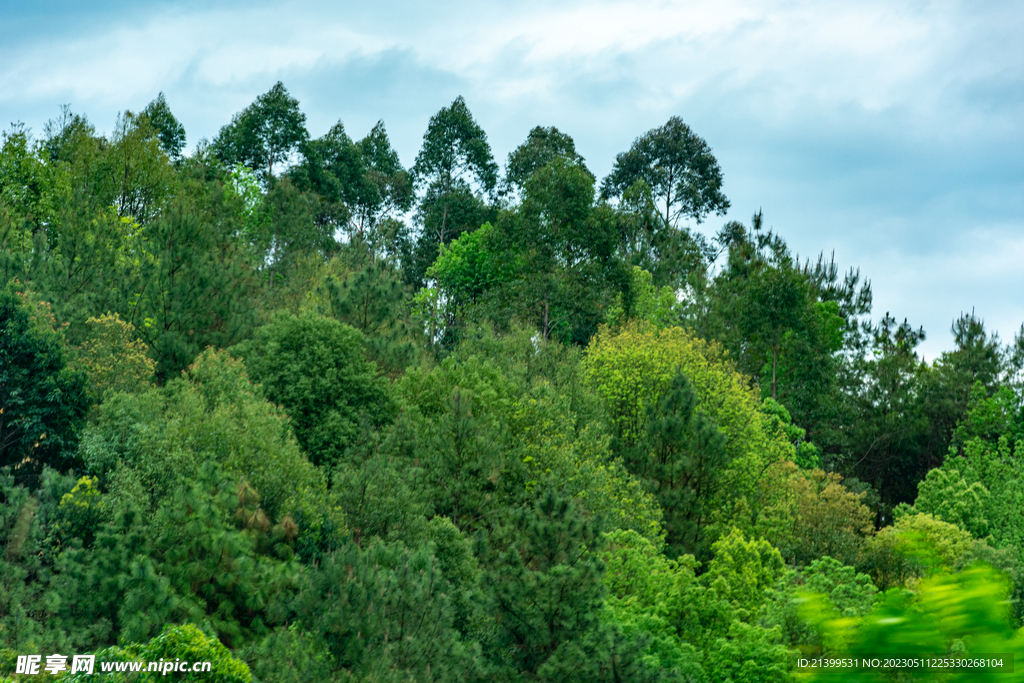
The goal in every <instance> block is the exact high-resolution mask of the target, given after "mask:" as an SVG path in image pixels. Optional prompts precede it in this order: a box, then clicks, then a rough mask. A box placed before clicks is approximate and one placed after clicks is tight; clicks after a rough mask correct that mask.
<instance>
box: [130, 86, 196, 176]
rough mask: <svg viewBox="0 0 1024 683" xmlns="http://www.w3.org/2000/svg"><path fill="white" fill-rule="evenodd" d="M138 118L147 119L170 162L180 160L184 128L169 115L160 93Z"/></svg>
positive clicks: (164, 100)
mask: <svg viewBox="0 0 1024 683" xmlns="http://www.w3.org/2000/svg"><path fill="white" fill-rule="evenodd" d="M139 116H144V117H146V118H147V119H149V125H150V126H152V127H153V130H154V131H156V136H157V139H159V140H160V146H161V147H162V148H163V150H164V152H166V154H167V156H169V157H170V158H171V160H172V161H178V160H180V159H181V151H182V150H183V149H185V126H183V125H181V122H180V121H178V119H177V118H175V116H174V114H172V113H171V108H170V107H169V106H167V100H166V98H164V94H163V93H162V92H161V93H160V94H159V95H157V96H156V99H155V100H153V101H152V102H150V103H149V104H147V105H146V108H145V109H143V110H142V111H141V112H139Z"/></svg>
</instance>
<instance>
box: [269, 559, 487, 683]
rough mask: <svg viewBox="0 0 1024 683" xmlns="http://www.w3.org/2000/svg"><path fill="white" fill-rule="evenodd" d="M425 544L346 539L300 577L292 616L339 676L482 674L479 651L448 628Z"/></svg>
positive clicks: (437, 570) (445, 679) (446, 593)
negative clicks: (362, 545) (366, 543)
mask: <svg viewBox="0 0 1024 683" xmlns="http://www.w3.org/2000/svg"><path fill="white" fill-rule="evenodd" d="M430 550H431V548H430V546H422V547H420V548H418V549H407V548H404V547H402V546H401V545H399V544H384V543H381V542H379V541H376V542H373V543H372V544H370V545H369V547H367V548H366V549H365V550H363V549H360V548H359V547H358V546H356V545H355V544H354V543H350V544H346V546H345V547H343V548H341V549H339V550H338V551H337V552H335V553H333V554H332V555H331V556H329V557H328V558H327V559H326V560H325V562H324V564H323V568H322V569H321V570H319V571H316V570H309V572H308V574H309V575H308V577H304V579H305V580H303V581H302V585H303V589H302V591H301V593H300V594H299V595H298V597H297V598H296V600H295V611H296V612H297V615H296V616H297V619H296V622H297V623H298V624H300V625H301V626H302V628H303V630H304V631H306V632H308V633H310V635H311V636H312V637H313V638H315V639H316V641H318V642H319V643H320V644H322V645H321V647H323V648H324V649H326V651H327V652H328V653H329V654H330V657H331V662H332V663H333V667H332V668H333V669H334V670H335V671H336V672H337V673H338V675H339V678H340V680H342V681H364V680H373V681H382V682H387V683H399V681H408V680H416V681H427V682H430V683H449V682H450V683H455V682H457V681H467V680H469V681H472V680H477V678H478V676H480V674H481V671H480V664H481V662H480V661H479V653H478V651H477V650H476V648H475V647H473V644H472V643H469V642H466V641H464V640H463V638H462V637H461V635H460V634H459V632H458V631H456V630H455V628H454V619H455V610H454V608H453V604H452V602H453V601H452V597H451V594H450V584H449V583H448V581H447V580H446V579H445V577H444V575H443V574H442V573H441V567H440V565H441V562H440V561H439V560H438V558H436V557H435V556H434V555H433V554H432V553H431V552H430ZM274 680H277V679H276V678H275V679H274Z"/></svg>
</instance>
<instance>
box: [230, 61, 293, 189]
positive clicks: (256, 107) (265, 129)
mask: <svg viewBox="0 0 1024 683" xmlns="http://www.w3.org/2000/svg"><path fill="white" fill-rule="evenodd" d="M308 137H309V133H307V132H306V115H305V114H303V113H302V112H301V111H300V110H299V101H298V100H296V99H295V98H294V97H292V96H291V95H289V94H288V91H287V90H286V89H285V87H284V84H283V83H281V82H280V81H278V82H277V83H276V84H274V87H272V88H271V89H270V90H268V91H267V92H265V93H263V94H262V95H260V96H259V97H257V98H256V101H255V102H253V103H252V104H250V105H249V106H248V107H246V108H245V109H243V110H242V111H241V112H239V113H238V114H235V116H234V118H232V119H231V123H229V124H228V125H226V126H224V127H223V128H221V129H220V132H219V133H218V134H217V137H216V138H214V140H213V150H214V152H215V153H216V155H217V157H218V158H219V159H220V160H221V161H222V162H224V163H225V164H227V165H229V166H231V165H234V164H235V163H241V164H243V165H245V166H248V167H249V168H251V169H253V170H258V171H259V172H260V173H261V174H262V176H263V180H264V182H266V183H270V181H271V180H272V179H273V177H274V164H283V163H287V162H288V161H289V160H290V159H291V158H292V155H293V154H294V153H295V152H296V151H298V149H299V148H300V146H301V145H302V143H303V142H305V141H306V140H307V139H308Z"/></svg>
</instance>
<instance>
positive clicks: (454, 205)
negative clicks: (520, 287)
mask: <svg viewBox="0 0 1024 683" xmlns="http://www.w3.org/2000/svg"><path fill="white" fill-rule="evenodd" d="M412 178H413V182H414V183H415V186H416V188H417V189H420V190H423V191H424V194H423V197H422V199H421V200H420V205H419V209H418V211H417V214H416V216H417V222H419V223H420V225H422V226H423V229H422V232H421V234H420V237H419V240H418V242H417V244H416V253H415V257H414V263H412V264H410V266H411V267H410V268H408V269H407V275H408V281H409V282H410V283H412V284H414V285H416V286H417V287H419V286H422V285H423V284H424V282H423V277H424V275H425V273H426V270H427V268H428V267H429V266H430V264H431V263H433V261H434V259H435V258H437V255H438V250H439V249H440V247H441V246H443V245H445V244H448V243H449V242H450V241H451V240H452V239H455V238H457V237H458V236H459V235H461V234H462V233H463V232H465V231H466V230H475V229H476V228H478V227H480V225H482V224H483V223H485V222H486V221H487V220H489V219H490V218H491V216H490V211H489V209H488V207H487V206H486V205H485V203H484V201H483V198H482V194H483V193H490V192H491V191H492V190H493V189H494V187H495V185H496V184H497V182H498V166H497V164H495V163H494V158H493V156H492V154H491V146H490V145H489V144H488V143H487V135H486V133H484V131H483V129H482V128H481V127H480V126H479V125H478V124H477V123H476V121H475V120H474V119H473V115H472V114H471V113H470V111H469V108H468V107H467V106H466V102H465V100H463V99H462V97H461V96H460V97H457V98H456V99H455V101H454V102H452V103H451V105H450V106H448V107H444V108H442V109H441V110H440V111H439V112H437V113H436V114H435V115H434V116H432V117H431V118H430V123H429V124H428V125H427V131H426V133H424V134H423V147H422V148H421V149H420V151H419V154H417V155H416V163H415V164H413V167H412Z"/></svg>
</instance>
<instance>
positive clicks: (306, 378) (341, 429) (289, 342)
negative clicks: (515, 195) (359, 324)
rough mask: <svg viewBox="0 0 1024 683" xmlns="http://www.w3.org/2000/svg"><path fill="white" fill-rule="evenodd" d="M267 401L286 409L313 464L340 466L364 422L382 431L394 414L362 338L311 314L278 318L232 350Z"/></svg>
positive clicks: (334, 321)
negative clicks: (365, 356)
mask: <svg viewBox="0 0 1024 683" xmlns="http://www.w3.org/2000/svg"><path fill="white" fill-rule="evenodd" d="M235 352H236V353H237V354H238V355H240V356H241V357H242V358H243V359H244V360H245V365H246V368H247V369H248V371H249V373H250V374H251V375H252V377H253V379H254V380H255V381H257V382H259V383H260V384H262V386H263V391H264V392H265V394H266V396H267V398H269V399H270V400H271V401H273V402H274V403H277V404H280V405H281V406H283V407H284V409H285V411H287V412H288V414H289V416H290V417H291V424H292V428H293V429H294V430H295V436H296V438H297V439H298V440H299V444H301V445H302V448H303V450H304V451H305V452H306V453H307V455H308V456H309V458H310V460H312V461H313V463H315V464H317V465H326V466H328V467H330V466H333V465H334V464H335V463H337V462H338V461H339V460H340V458H341V455H342V453H343V452H344V450H345V448H346V447H347V446H348V445H349V444H350V443H351V442H352V440H353V439H354V437H355V436H356V434H357V433H358V430H359V427H360V424H361V423H362V422H363V421H366V422H368V423H369V424H373V425H375V426H380V425H382V424H384V423H386V422H387V420H388V418H389V413H390V412H391V409H390V403H389V399H388V395H387V392H386V388H385V385H384V384H383V383H382V381H381V380H380V379H378V378H377V372H376V367H375V366H374V365H373V363H370V362H367V361H366V360H364V356H363V353H364V351H363V336H362V334H361V333H360V332H359V331H358V330H356V329H354V328H352V327H349V326H348V325H345V324H343V323H340V322H338V321H336V320H332V319H330V318H323V317H318V316H315V315H311V314H305V315H302V316H294V315H290V314H283V315H279V316H278V317H277V318H275V319H274V320H273V321H272V322H270V323H268V324H267V325H264V326H263V327H261V328H259V329H258V330H257V331H256V333H255V335H254V336H253V338H252V340H250V341H248V342H245V343H243V344H241V345H239V346H238V347H236V348H235Z"/></svg>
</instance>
